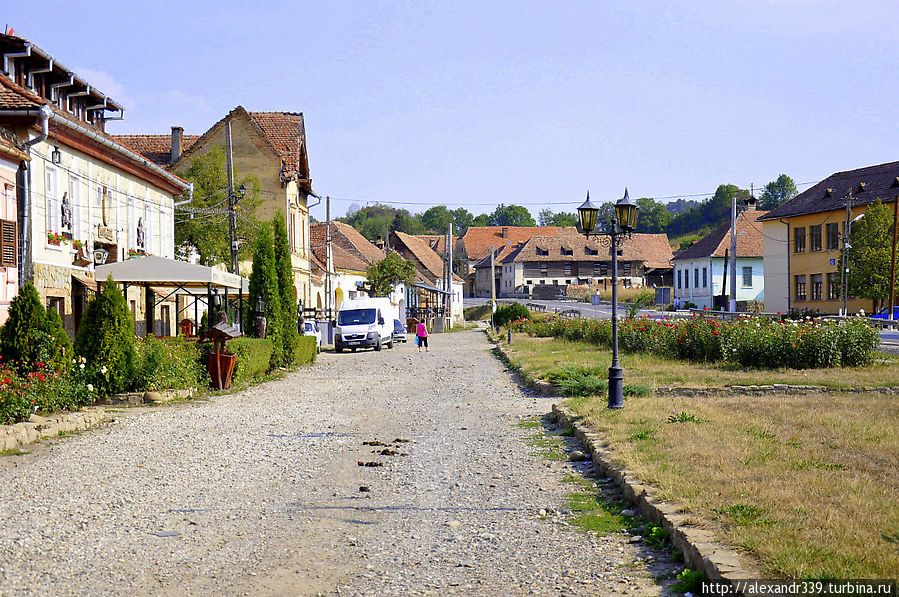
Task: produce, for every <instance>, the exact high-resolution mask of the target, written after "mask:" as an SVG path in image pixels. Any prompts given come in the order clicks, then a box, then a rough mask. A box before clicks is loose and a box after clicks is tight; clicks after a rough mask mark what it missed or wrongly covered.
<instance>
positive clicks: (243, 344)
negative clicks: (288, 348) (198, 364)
mask: <svg viewBox="0 0 899 597" xmlns="http://www.w3.org/2000/svg"><path fill="white" fill-rule="evenodd" d="M205 346H209V345H208V344H207V345H205ZM225 346H226V347H227V349H228V350H229V351H231V352H232V353H234V354H236V355H237V364H236V365H235V366H234V377H233V381H234V382H235V383H250V382H253V381H255V380H258V379H260V378H262V377H265V375H266V373H268V372H269V370H270V367H269V364H270V362H271V359H272V349H273V346H274V345H273V344H272V341H271V340H269V339H268V338H235V339H234V340H231V341H230V342H228V343H227V344H226V345H225ZM205 354H208V352H206V353H205ZM204 362H206V361H204Z"/></svg>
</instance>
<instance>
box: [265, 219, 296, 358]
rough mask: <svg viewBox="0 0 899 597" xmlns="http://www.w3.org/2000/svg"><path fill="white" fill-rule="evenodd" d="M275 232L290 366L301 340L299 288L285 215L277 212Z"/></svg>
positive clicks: (279, 283) (285, 347)
mask: <svg viewBox="0 0 899 597" xmlns="http://www.w3.org/2000/svg"><path fill="white" fill-rule="evenodd" d="M272 226H273V228H274V233H275V247H274V249H275V269H276V270H277V272H278V298H279V299H280V303H281V330H282V331H283V334H284V336H283V338H284V340H283V345H284V358H283V360H282V363H281V364H282V365H283V366H284V367H290V365H291V364H292V363H293V360H294V358H295V356H296V351H297V349H298V345H299V342H300V335H299V333H298V331H297V289H296V287H295V286H294V284H293V264H292V263H291V259H290V243H289V241H288V239H287V227H286V226H285V225H284V215H283V214H282V213H281V211H280V210H279V211H277V212H275V218H274V220H273V221H272Z"/></svg>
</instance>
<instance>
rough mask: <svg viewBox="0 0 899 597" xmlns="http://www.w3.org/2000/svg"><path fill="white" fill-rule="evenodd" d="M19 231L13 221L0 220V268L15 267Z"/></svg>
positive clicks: (16, 263)
mask: <svg viewBox="0 0 899 597" xmlns="http://www.w3.org/2000/svg"><path fill="white" fill-rule="evenodd" d="M18 239H19V229H18V225H17V224H16V221H15V220H0V267H16V266H17V265H18V255H19V244H18Z"/></svg>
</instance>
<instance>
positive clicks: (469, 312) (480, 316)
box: [462, 303, 493, 321]
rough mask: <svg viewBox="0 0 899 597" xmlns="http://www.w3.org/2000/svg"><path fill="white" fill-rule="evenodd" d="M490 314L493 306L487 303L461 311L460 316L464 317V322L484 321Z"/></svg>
mask: <svg viewBox="0 0 899 597" xmlns="http://www.w3.org/2000/svg"><path fill="white" fill-rule="evenodd" d="M492 312H493V306H492V305H491V304H490V303H487V304H484V305H478V306H477V307H468V308H467V309H463V310H462V316H463V317H465V321H484V320H485V319H490V314H491V313H492Z"/></svg>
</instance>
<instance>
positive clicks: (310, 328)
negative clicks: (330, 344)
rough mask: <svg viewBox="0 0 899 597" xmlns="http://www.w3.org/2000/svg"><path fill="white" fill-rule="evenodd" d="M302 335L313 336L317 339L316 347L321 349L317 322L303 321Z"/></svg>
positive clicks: (320, 336) (320, 334) (320, 333)
mask: <svg viewBox="0 0 899 597" xmlns="http://www.w3.org/2000/svg"><path fill="white" fill-rule="evenodd" d="M303 335H304V336H314V337H315V338H316V339H317V344H318V349H319V350H321V349H322V332H321V330H320V329H319V328H318V323H316V322H314V321H304V322H303Z"/></svg>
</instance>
